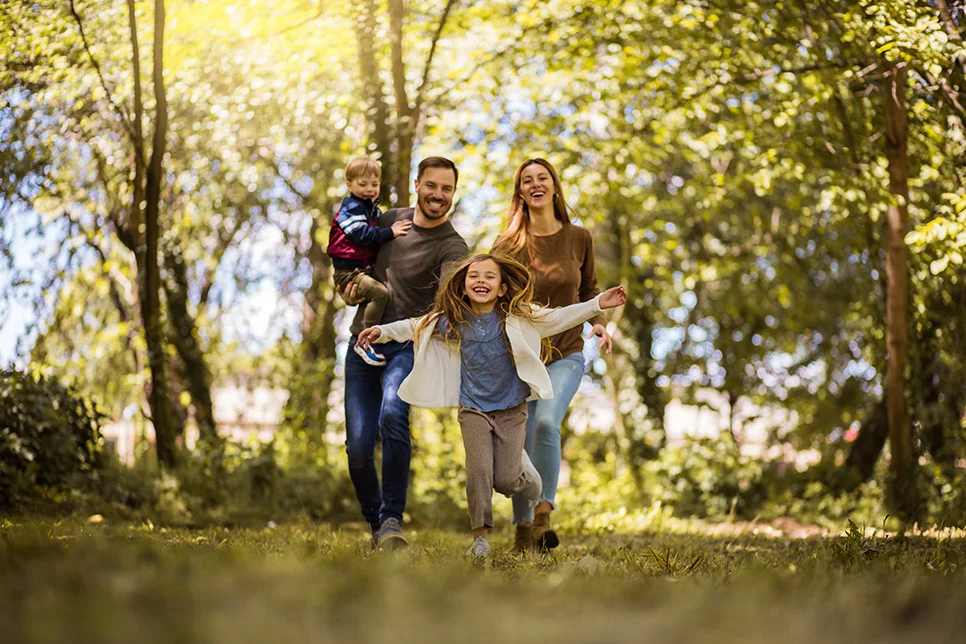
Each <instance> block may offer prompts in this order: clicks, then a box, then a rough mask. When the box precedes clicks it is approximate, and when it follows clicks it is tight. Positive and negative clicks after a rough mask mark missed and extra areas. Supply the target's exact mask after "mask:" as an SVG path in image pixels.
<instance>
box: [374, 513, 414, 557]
mask: <svg viewBox="0 0 966 644" xmlns="http://www.w3.org/2000/svg"><path fill="white" fill-rule="evenodd" d="M373 537H374V539H375V541H376V547H377V548H379V549H380V550H399V549H401V548H405V547H406V546H408V545H409V542H408V541H406V537H404V536H403V531H402V526H401V525H399V519H393V518H389V519H386V520H385V521H383V522H382V526H381V527H380V528H379V532H377V533H376V534H374V535H373Z"/></svg>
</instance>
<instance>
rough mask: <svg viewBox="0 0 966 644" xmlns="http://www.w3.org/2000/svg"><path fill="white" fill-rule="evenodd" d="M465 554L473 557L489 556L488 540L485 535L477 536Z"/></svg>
mask: <svg viewBox="0 0 966 644" xmlns="http://www.w3.org/2000/svg"><path fill="white" fill-rule="evenodd" d="M466 554H467V555H469V556H470V557H472V558H474V559H486V558H487V557H489V556H490V542H489V541H487V540H486V537H477V538H476V539H474V540H473V545H471V546H470V549H469V550H467V551H466Z"/></svg>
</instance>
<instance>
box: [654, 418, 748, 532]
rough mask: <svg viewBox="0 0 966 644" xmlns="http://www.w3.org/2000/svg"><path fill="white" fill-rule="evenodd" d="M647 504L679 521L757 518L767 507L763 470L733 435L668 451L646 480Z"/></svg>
mask: <svg viewBox="0 0 966 644" xmlns="http://www.w3.org/2000/svg"><path fill="white" fill-rule="evenodd" d="M641 478H642V482H643V489H644V494H645V496H646V498H650V499H652V500H654V501H660V502H661V503H662V504H664V505H668V506H670V507H671V508H673V510H674V514H675V515H676V516H682V517H684V516H696V517H712V518H718V519H720V518H724V517H736V516H737V517H743V518H751V517H752V516H753V515H754V513H755V511H756V509H757V506H758V504H759V503H760V501H761V492H762V490H761V478H762V464H761V462H760V461H758V460H757V459H754V458H751V457H749V456H747V455H744V454H742V453H741V452H740V450H739V449H738V446H737V445H735V442H734V441H733V440H732V439H731V437H730V436H729V435H727V434H723V435H722V436H721V437H720V438H718V439H694V440H689V441H687V442H686V443H684V444H682V445H673V446H670V447H666V448H665V449H664V450H663V451H662V452H661V454H660V455H659V456H658V458H657V459H655V460H653V461H650V462H648V463H647V464H646V465H645V466H644V468H643V472H642V474H641Z"/></svg>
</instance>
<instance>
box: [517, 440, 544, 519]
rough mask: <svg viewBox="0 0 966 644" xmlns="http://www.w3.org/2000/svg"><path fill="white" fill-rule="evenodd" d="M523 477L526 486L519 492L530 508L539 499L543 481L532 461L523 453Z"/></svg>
mask: <svg viewBox="0 0 966 644" xmlns="http://www.w3.org/2000/svg"><path fill="white" fill-rule="evenodd" d="M523 477H524V478H525V479H526V484H525V485H524V486H523V489H522V490H521V492H523V496H525V497H527V500H528V501H529V502H530V507H531V508H532V507H534V506H535V505H536V504H537V501H538V500H539V499H540V493H541V492H543V480H542V479H541V478H540V472H538V471H537V468H536V467H534V466H533V461H531V460H530V457H529V456H528V455H527V453H526V452H523Z"/></svg>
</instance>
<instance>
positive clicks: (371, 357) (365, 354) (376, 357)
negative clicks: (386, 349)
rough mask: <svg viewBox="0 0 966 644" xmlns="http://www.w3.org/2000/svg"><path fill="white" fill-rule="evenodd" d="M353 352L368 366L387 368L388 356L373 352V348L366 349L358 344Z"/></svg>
mask: <svg viewBox="0 0 966 644" xmlns="http://www.w3.org/2000/svg"><path fill="white" fill-rule="evenodd" d="M353 350H354V351H355V352H356V353H358V354H359V357H360V358H362V361H363V362H365V363H366V364H371V365H372V366H373V367H385V366H386V356H384V355H382V354H381V353H376V352H375V351H373V350H372V347H371V346H370V347H364V346H362V345H359V344H357V345H356V346H354V347H353Z"/></svg>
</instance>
